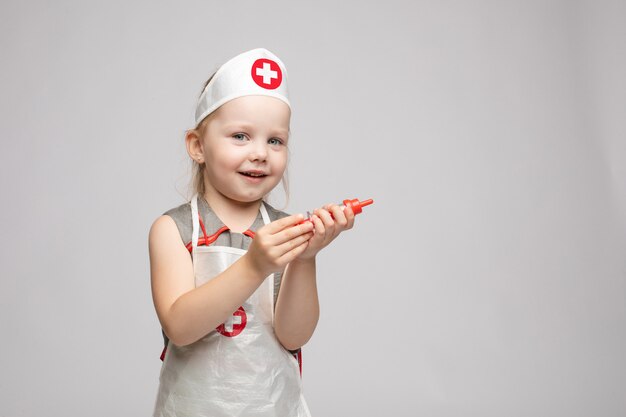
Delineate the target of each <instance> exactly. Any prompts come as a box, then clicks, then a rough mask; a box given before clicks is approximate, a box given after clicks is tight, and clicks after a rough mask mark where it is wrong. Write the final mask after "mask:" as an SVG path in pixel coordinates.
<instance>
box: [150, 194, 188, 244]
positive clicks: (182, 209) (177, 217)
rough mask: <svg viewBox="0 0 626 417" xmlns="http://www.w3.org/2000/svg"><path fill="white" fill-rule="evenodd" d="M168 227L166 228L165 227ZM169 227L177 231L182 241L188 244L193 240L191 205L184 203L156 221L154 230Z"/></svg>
mask: <svg viewBox="0 0 626 417" xmlns="http://www.w3.org/2000/svg"><path fill="white" fill-rule="evenodd" d="M166 224H167V225H168V226H165V225H166ZM154 227H156V228H163V227H169V228H172V229H173V230H176V231H177V233H176V234H177V235H178V236H179V237H180V239H181V241H183V242H187V241H189V240H190V239H191V204H190V203H189V202H186V203H183V204H181V205H179V206H177V207H174V208H171V209H169V210H167V211H166V212H164V213H163V215H161V216H160V217H159V218H158V219H156V220H155V222H154V224H153V228H154Z"/></svg>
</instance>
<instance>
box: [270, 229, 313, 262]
mask: <svg viewBox="0 0 626 417" xmlns="http://www.w3.org/2000/svg"><path fill="white" fill-rule="evenodd" d="M312 237H313V232H307V233H305V234H302V235H299V236H296V237H295V238H293V239H290V240H288V241H286V242H284V243H282V244H280V245H277V246H276V256H278V257H281V256H283V255H284V254H285V253H287V252H289V251H291V250H293V249H294V248H296V247H298V246H300V245H301V244H302V243H304V242H306V241H308V240H309V239H311V238H312Z"/></svg>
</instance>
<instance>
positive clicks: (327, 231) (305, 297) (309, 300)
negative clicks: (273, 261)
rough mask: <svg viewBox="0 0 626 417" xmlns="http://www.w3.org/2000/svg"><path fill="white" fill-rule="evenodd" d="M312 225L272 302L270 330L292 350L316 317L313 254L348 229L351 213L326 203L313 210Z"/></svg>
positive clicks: (307, 335) (301, 342) (308, 334)
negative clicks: (309, 234) (300, 250)
mask: <svg viewBox="0 0 626 417" xmlns="http://www.w3.org/2000/svg"><path fill="white" fill-rule="evenodd" d="M331 212H332V213H333V216H334V218H333V217H331V215H330V213H331ZM313 224H314V225H315V229H314V230H315V235H314V237H313V238H311V239H310V240H309V241H308V245H307V248H306V250H305V251H304V252H303V253H301V254H300V255H299V256H298V257H297V258H295V259H294V260H293V261H292V262H291V263H290V264H289V265H288V266H287V270H286V271H285V276H284V277H283V282H282V283H281V286H280V292H279V293H278V301H277V302H276V316H275V317H274V332H275V333H276V338H278V340H279V341H280V343H282V345H283V346H284V347H285V348H286V349H289V350H295V349H297V348H299V347H301V346H303V345H304V344H305V343H306V342H308V341H309V339H310V338H311V336H312V335H313V332H314V331H315V327H316V326H317V322H318V320H319V314H320V307H319V299H318V295H317V282H316V273H315V257H316V254H317V253H318V252H319V251H320V250H321V249H322V248H324V247H326V246H327V245H328V244H329V243H330V242H332V241H333V240H334V239H335V238H336V237H337V236H338V235H339V234H340V233H341V232H342V231H344V230H348V229H351V228H352V226H353V225H354V213H353V212H352V209H350V208H346V209H345V212H344V211H343V210H342V209H341V208H340V207H339V206H337V205H336V204H328V205H326V206H324V208H322V209H318V210H316V211H315V216H313Z"/></svg>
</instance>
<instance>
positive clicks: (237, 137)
mask: <svg viewBox="0 0 626 417" xmlns="http://www.w3.org/2000/svg"><path fill="white" fill-rule="evenodd" d="M239 137H241V140H245V139H246V135H244V134H243V133H236V134H234V135H233V138H235V139H239Z"/></svg>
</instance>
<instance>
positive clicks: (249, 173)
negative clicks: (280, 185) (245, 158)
mask: <svg viewBox="0 0 626 417" xmlns="http://www.w3.org/2000/svg"><path fill="white" fill-rule="evenodd" d="M244 174H245V175H249V176H251V177H263V176H264V174H255V173H252V172H244Z"/></svg>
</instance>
